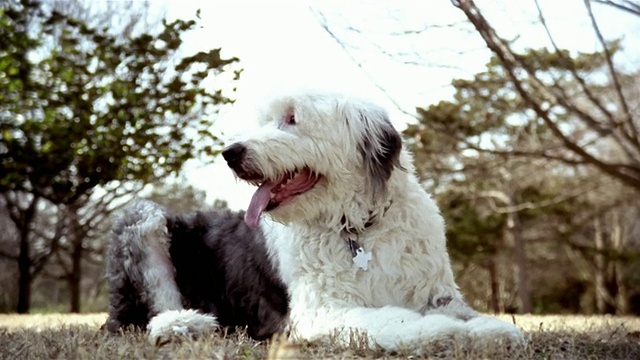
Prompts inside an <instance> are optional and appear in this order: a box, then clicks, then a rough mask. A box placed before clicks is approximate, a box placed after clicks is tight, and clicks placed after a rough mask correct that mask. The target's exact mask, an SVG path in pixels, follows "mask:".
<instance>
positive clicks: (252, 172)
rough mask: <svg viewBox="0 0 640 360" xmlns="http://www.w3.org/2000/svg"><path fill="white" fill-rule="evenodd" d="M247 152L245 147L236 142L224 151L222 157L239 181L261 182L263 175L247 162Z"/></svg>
mask: <svg viewBox="0 0 640 360" xmlns="http://www.w3.org/2000/svg"><path fill="white" fill-rule="evenodd" d="M248 152H249V151H248V149H247V147H246V146H245V145H244V144H242V143H239V142H238V143H234V144H231V145H229V146H228V147H227V148H226V149H224V150H223V151H222V157H223V158H224V159H225V160H226V161H227V165H228V166H229V167H230V168H231V170H233V172H235V173H236V175H237V176H238V177H240V178H241V179H243V180H246V181H253V180H263V178H264V175H262V173H261V172H260V171H258V170H257V169H256V168H255V166H253V165H252V164H251V161H250V160H248V156H247V153H248Z"/></svg>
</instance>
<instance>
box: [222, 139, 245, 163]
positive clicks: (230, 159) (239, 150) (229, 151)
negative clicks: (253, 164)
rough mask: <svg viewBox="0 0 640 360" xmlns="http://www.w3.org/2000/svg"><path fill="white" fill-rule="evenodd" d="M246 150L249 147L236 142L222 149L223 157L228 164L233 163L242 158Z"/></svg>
mask: <svg viewBox="0 0 640 360" xmlns="http://www.w3.org/2000/svg"><path fill="white" fill-rule="evenodd" d="M246 152H247V148H246V147H245V146H244V145H242V144H241V143H235V144H231V145H229V146H228V147H227V148H226V149H224V150H222V157H223V158H224V159H225V160H226V161H227V164H229V165H232V164H235V163H237V162H238V161H240V160H242V158H243V157H244V154H245V153H246Z"/></svg>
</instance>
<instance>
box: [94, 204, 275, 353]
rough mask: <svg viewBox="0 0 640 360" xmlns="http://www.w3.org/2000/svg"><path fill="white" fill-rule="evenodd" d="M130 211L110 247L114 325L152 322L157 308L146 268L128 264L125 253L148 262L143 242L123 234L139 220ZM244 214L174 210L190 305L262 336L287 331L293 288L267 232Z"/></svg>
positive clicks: (176, 253) (179, 273)
mask: <svg viewBox="0 0 640 360" xmlns="http://www.w3.org/2000/svg"><path fill="white" fill-rule="evenodd" d="M130 215H131V214H127V215H125V216H124V217H123V218H121V219H119V220H118V221H117V222H116V224H115V226H114V231H113V239H112V242H111V244H110V246H109V253H108V259H107V260H108V261H107V279H108V283H109V303H110V304H109V319H108V320H107V324H106V326H107V329H108V330H109V331H111V332H116V331H118V329H120V328H122V327H126V326H128V325H135V326H139V327H146V325H147V323H148V322H149V320H150V317H151V316H153V315H155V314H150V309H149V306H147V302H146V301H145V294H146V291H145V288H144V283H143V281H142V279H143V278H142V272H141V271H142V270H141V269H139V271H137V270H138V269H136V271H134V273H133V274H127V273H126V272H125V271H124V266H123V264H122V262H123V261H124V260H123V259H124V255H125V253H128V255H127V256H130V257H131V256H133V257H139V258H140V259H137V262H136V264H142V263H143V261H142V257H143V256H144V253H143V252H142V251H141V249H135V248H134V247H133V246H131V243H129V242H124V241H123V239H122V238H120V237H119V235H120V234H121V233H122V229H124V228H125V227H127V226H131V225H133V224H135V221H136V219H135V218H132V217H131V216H130ZM243 216H244V213H243V212H239V213H237V212H231V211H220V212H213V211H211V212H197V213H195V214H192V215H188V216H183V215H170V214H167V215H166V219H167V228H168V230H169V237H170V239H171V244H170V247H169V253H170V256H171V262H172V263H173V266H174V267H175V270H176V278H175V281H176V283H177V285H178V288H179V289H180V292H181V294H182V299H183V305H184V307H185V308H186V309H198V310H200V311H202V312H204V313H209V314H213V315H215V316H216V317H217V319H218V322H219V324H220V325H221V326H224V327H228V329H229V330H231V331H232V330H233V329H235V327H247V332H248V334H249V336H251V337H252V338H254V339H256V340H263V339H268V338H270V337H271V336H272V335H273V334H275V333H278V332H282V331H283V330H284V326H285V322H286V317H287V314H288V295H287V293H286V290H285V287H284V284H283V283H282V282H281V281H280V279H279V278H278V276H277V274H276V273H275V270H274V267H273V265H272V264H271V262H270V261H269V259H268V257H267V251H266V247H265V243H264V237H263V234H262V233H261V232H260V231H259V230H252V229H250V228H249V227H248V226H246V225H245V223H244V221H243Z"/></svg>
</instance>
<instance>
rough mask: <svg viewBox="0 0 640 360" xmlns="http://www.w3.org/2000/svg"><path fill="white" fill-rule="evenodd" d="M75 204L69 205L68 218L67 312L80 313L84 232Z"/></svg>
mask: <svg viewBox="0 0 640 360" xmlns="http://www.w3.org/2000/svg"><path fill="white" fill-rule="evenodd" d="M78 208H79V206H77V204H72V205H69V207H68V215H67V216H68V217H69V220H70V229H69V235H70V239H71V243H72V247H73V248H72V250H71V273H70V274H68V276H67V281H68V284H69V292H70V295H71V299H70V301H71V303H70V305H71V306H70V309H69V311H70V312H72V313H79V312H80V281H81V280H82V263H81V262H82V243H83V242H84V237H85V235H86V234H84V231H83V229H82V226H81V224H80V220H79V219H78Z"/></svg>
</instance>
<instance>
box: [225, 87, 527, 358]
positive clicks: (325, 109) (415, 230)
mask: <svg viewBox="0 0 640 360" xmlns="http://www.w3.org/2000/svg"><path fill="white" fill-rule="evenodd" d="M292 115H293V117H291V116H292ZM292 119H294V120H295V121H293V120H292ZM259 120H260V129H259V130H258V131H257V132H255V133H253V134H248V135H245V136H243V138H242V139H239V141H238V142H237V143H236V144H241V145H242V146H244V147H245V148H246V149H247V150H246V155H245V157H244V158H243V159H242V161H243V165H245V166H247V167H248V168H250V169H254V170H255V171H256V172H257V173H259V174H261V175H263V181H264V180H268V179H270V180H275V179H280V178H282V176H283V174H285V173H287V172H290V171H293V170H294V169H301V168H305V167H308V168H310V169H311V170H312V171H313V173H315V174H320V175H321V178H320V180H319V181H318V183H316V184H315V186H314V187H313V188H312V189H311V190H309V191H307V192H305V193H303V194H301V195H298V196H297V197H295V198H294V199H293V200H291V201H290V202H289V203H287V204H283V205H281V206H279V207H276V208H275V209H273V210H271V211H268V214H269V215H270V217H271V218H272V219H273V220H275V222H271V221H269V219H266V218H264V217H263V218H262V219H261V223H260V226H261V227H262V229H263V231H264V232H265V234H266V235H267V239H268V247H269V252H270V255H271V256H272V257H273V259H274V260H275V261H276V262H277V263H278V265H279V271H280V274H281V276H282V279H283V280H284V282H285V283H286V284H287V287H288V290H289V293H290V297H291V303H290V307H291V310H290V320H291V325H292V334H293V335H294V336H295V337H298V338H302V339H308V340H315V339H318V338H321V337H324V336H327V335H332V334H334V333H336V332H338V334H339V336H338V339H340V340H341V341H342V343H343V344H345V345H346V344H347V343H348V342H349V339H350V338H351V336H350V335H351V333H352V332H354V331H355V332H358V333H366V334H367V336H368V339H369V341H370V344H371V345H374V344H376V345H378V346H381V347H383V348H385V349H390V350H395V349H399V348H406V347H409V348H413V349H418V348H419V347H420V345H421V344H424V343H426V342H433V341H439V340H443V339H451V338H453V337H456V338H469V337H473V338H483V339H486V340H491V341H493V340H496V339H501V340H507V341H508V342H509V343H520V342H522V341H523V336H522V333H521V332H520V331H519V330H518V329H517V328H516V327H515V326H513V325H511V324H508V323H505V322H502V321H500V320H497V319H495V318H491V317H486V316H479V315H478V314H477V313H476V312H475V311H474V310H472V309H471V308H470V307H469V306H467V304H466V303H465V301H464V299H463V297H462V295H461V294H460V292H459V291H458V287H457V285H456V283H455V281H454V276H453V272H452V269H451V264H450V260H449V256H448V253H447V249H446V240H445V223H444V220H443V218H442V216H441V215H440V211H439V209H438V207H437V206H436V204H435V202H434V201H433V199H432V198H431V196H430V195H429V194H428V193H427V192H425V190H424V189H423V187H422V186H421V185H420V184H419V182H418V179H417V177H416V176H415V174H414V166H413V160H412V156H411V155H410V153H409V152H408V151H407V150H406V149H404V148H402V149H398V151H399V155H398V154H396V159H395V164H394V163H393V162H394V161H393V159H391V160H389V159H387V160H389V163H388V164H385V163H382V162H383V161H381V160H380V158H381V157H382V158H384V156H382V155H384V154H385V152H388V151H390V150H393V149H390V147H392V144H391V145H390V143H389V138H390V137H391V138H393V137H394V136H399V135H398V133H397V132H396V131H395V130H394V129H393V127H392V126H391V124H390V122H389V120H388V118H387V113H386V112H385V110H384V109H382V108H380V107H379V106H378V105H376V104H373V103H371V102H368V101H366V100H361V99H356V98H351V97H347V96H343V95H339V94H331V93H316V92H300V93H295V94H293V95H286V96H281V97H279V98H276V99H275V100H273V101H271V102H269V104H268V106H267V107H266V108H265V109H264V110H263V111H262V113H261V114H260V119H259ZM398 140H399V139H398ZM232 146H233V145H232ZM225 158H227V157H226V156H225ZM227 161H228V162H229V165H230V166H231V167H232V168H234V166H233V165H232V163H231V161H230V159H227ZM376 162H378V163H377V164H376ZM236 165H237V164H236ZM385 167H387V168H385ZM234 170H237V169H236V168H234ZM385 170H389V172H390V175H389V177H388V180H387V179H384V176H383V175H384V172H385ZM236 173H238V171H236ZM381 174H382V175H381ZM238 175H239V176H240V177H243V176H242V174H238ZM245 178H246V177H245ZM249 180H250V181H252V182H254V183H260V182H261V181H256V180H255V179H249ZM247 213H249V211H247ZM249 221H250V219H249ZM283 224H284V225H283ZM347 238H352V239H355V240H356V241H357V243H358V244H359V245H361V246H362V247H363V248H364V250H365V251H368V252H371V254H372V259H371V261H370V262H369V263H368V269H367V270H363V269H361V268H358V267H357V266H355V265H354V263H353V261H352V256H351V253H350V251H349V248H348V246H347V245H346V239H347ZM469 319H470V320H469Z"/></svg>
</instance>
